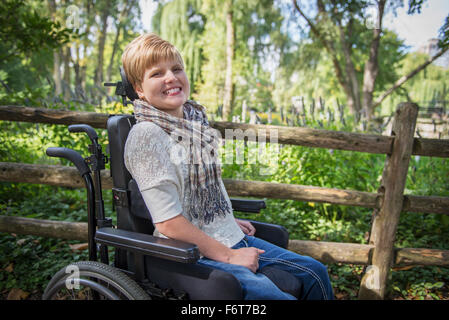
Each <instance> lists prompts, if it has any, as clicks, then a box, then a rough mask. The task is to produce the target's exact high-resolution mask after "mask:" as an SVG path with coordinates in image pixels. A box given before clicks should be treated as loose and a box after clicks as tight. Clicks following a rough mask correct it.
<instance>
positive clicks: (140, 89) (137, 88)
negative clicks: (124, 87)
mask: <svg viewBox="0 0 449 320" xmlns="http://www.w3.org/2000/svg"><path fill="white" fill-rule="evenodd" d="M134 90H135V91H136V93H137V95H138V96H139V99H140V100H143V99H144V98H145V95H144V93H143V90H142V88H141V87H140V86H139V85H136V87H135V88H134Z"/></svg>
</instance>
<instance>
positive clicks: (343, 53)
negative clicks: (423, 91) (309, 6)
mask: <svg viewBox="0 0 449 320" xmlns="http://www.w3.org/2000/svg"><path fill="white" fill-rule="evenodd" d="M422 3H423V1H414V0H410V2H409V6H410V10H412V11H413V10H417V8H420V7H421V5H422ZM401 5H402V1H401V0H397V1H393V0H391V1H388V0H377V1H376V10H377V17H376V21H375V24H374V28H372V30H368V29H367V28H366V23H364V22H366V19H367V10H368V7H369V6H370V2H369V1H361V0H350V1H346V0H317V1H316V8H317V10H316V12H317V13H316V15H315V17H314V18H310V17H309V16H308V15H307V14H306V13H305V11H304V10H303V8H302V7H303V6H302V5H300V4H298V2H297V1H296V0H293V6H294V8H295V9H296V11H297V12H298V13H299V14H300V16H301V17H302V18H303V19H304V20H305V21H306V23H307V25H308V26H309V28H310V32H311V36H312V38H313V40H314V41H316V42H318V43H320V44H321V45H322V46H323V48H324V49H325V50H326V52H327V53H328V55H329V56H330V58H331V60H332V63H333V68H334V71H335V76H336V78H337V80H338V83H339V85H340V86H341V87H342V89H343V90H344V92H345V95H346V99H347V103H348V106H349V108H350V110H351V112H352V113H353V114H355V115H356V116H358V115H359V114H360V113H362V114H363V115H364V116H365V117H366V119H368V120H370V119H371V118H372V117H373V115H374V111H375V108H376V107H377V106H379V105H380V103H381V102H382V101H383V100H384V99H385V98H386V97H387V96H388V95H389V94H391V93H392V92H393V91H394V90H396V89H397V88H399V87H400V86H401V85H403V84H404V83H405V82H406V81H407V80H409V79H410V78H412V77H413V76H414V75H416V74H417V73H418V72H419V71H421V70H423V69H424V68H425V67H426V66H428V65H429V64H430V63H432V62H433V61H434V60H435V59H437V58H438V57H439V56H441V55H442V54H443V53H444V52H445V51H446V50H447V49H448V48H447V47H442V48H441V51H440V52H439V53H438V54H437V55H435V56H434V57H431V58H429V60H428V61H426V62H425V63H424V64H422V65H420V66H418V67H417V68H416V69H415V70H413V71H412V72H410V73H409V74H408V75H405V76H403V77H401V78H400V79H399V80H397V81H395V82H394V83H393V85H392V86H391V87H390V88H389V89H387V90H385V92H384V93H383V94H380V95H379V96H378V97H377V99H375V97H374V95H375V94H376V92H375V88H376V80H377V77H378V76H379V48H380V46H381V43H382V37H383V36H382V34H383V29H382V20H383V17H384V14H385V11H386V8H387V6H389V7H390V8H392V9H393V10H394V9H395V8H398V7H399V6H401ZM413 8H415V9H413ZM363 25H365V28H364V30H360V26H363ZM357 27H358V28H359V32H358V33H357V34H355V32H354V31H355V29H356V28H357ZM360 31H362V32H364V33H366V32H370V33H371V37H370V40H369V42H368V44H364V45H368V47H369V52H368V55H366V56H365V57H364V58H363V59H364V67H363V69H364V72H363V77H361V78H360V77H358V74H357V71H356V69H355V67H354V62H355V61H356V59H357V58H360V57H355V56H354V54H353V53H354V48H355V47H357V45H361V44H360V42H359V40H360V38H359V34H360Z"/></svg>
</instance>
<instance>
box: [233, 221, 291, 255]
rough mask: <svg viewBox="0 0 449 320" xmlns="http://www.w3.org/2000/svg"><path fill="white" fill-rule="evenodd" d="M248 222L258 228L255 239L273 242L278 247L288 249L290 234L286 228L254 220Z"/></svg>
mask: <svg viewBox="0 0 449 320" xmlns="http://www.w3.org/2000/svg"><path fill="white" fill-rule="evenodd" d="M241 220H247V219H241ZM248 221H249V222H251V224H252V225H253V226H254V227H255V228H256V234H255V235H254V236H255V237H258V238H260V239H263V240H265V241H268V242H271V243H272V244H275V245H277V246H278V247H281V248H285V249H287V247H288V238H289V234H288V231H287V229H286V228H285V227H283V226H280V225H277V224H272V223H266V222H260V221H254V220H248Z"/></svg>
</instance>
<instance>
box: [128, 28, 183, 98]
mask: <svg viewBox="0 0 449 320" xmlns="http://www.w3.org/2000/svg"><path fill="white" fill-rule="evenodd" d="M167 60H175V61H177V62H179V63H180V64H181V66H182V67H183V68H184V62H183V60H182V57H181V54H180V53H179V51H178V50H177V49H176V48H175V46H174V45H172V44H171V43H170V42H168V41H166V40H164V39H162V38H161V37H159V36H158V35H156V34H154V33H147V34H143V35H141V36H139V37H137V38H135V39H134V40H133V41H131V43H129V44H128V45H127V46H126V48H125V51H124V52H123V55H122V65H123V69H124V70H125V74H126V77H127V78H128V81H129V82H130V83H131V85H132V86H133V87H134V89H136V85H139V86H140V85H141V83H142V82H143V76H144V74H145V71H146V70H147V69H148V68H151V67H152V66H154V65H155V64H157V63H159V62H161V61H167Z"/></svg>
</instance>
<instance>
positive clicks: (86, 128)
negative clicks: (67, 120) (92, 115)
mask: <svg viewBox="0 0 449 320" xmlns="http://www.w3.org/2000/svg"><path fill="white" fill-rule="evenodd" d="M69 132H85V133H87V135H88V136H89V138H90V140H91V141H92V142H94V141H97V140H98V135H97V132H96V131H95V129H94V128H92V127H91V126H90V125H88V124H72V125H70V126H69Z"/></svg>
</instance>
